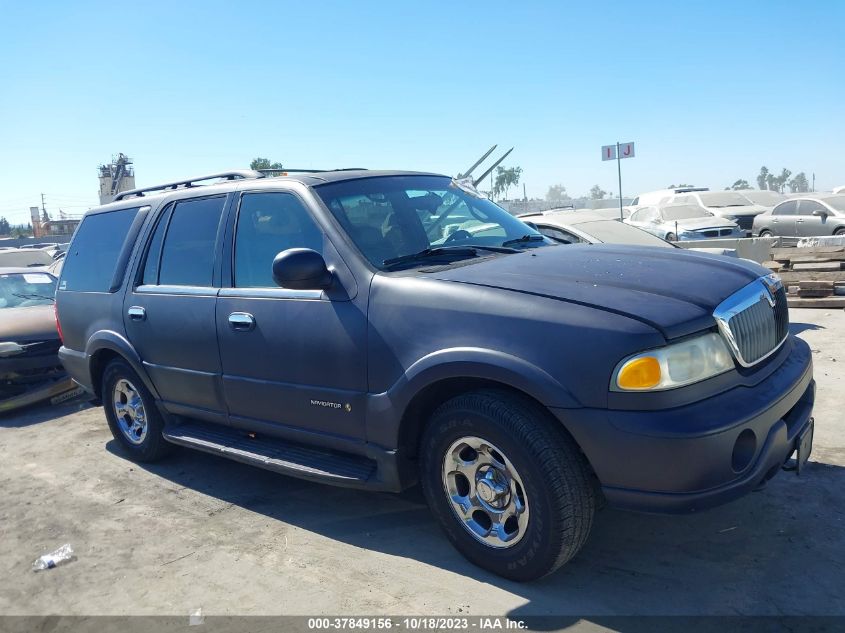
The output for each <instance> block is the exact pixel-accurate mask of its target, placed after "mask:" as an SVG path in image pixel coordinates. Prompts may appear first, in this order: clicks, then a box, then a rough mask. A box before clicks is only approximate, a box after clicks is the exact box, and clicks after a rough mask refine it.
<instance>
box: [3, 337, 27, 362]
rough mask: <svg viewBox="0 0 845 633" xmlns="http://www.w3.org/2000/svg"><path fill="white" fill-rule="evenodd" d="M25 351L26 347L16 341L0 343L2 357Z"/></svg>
mask: <svg viewBox="0 0 845 633" xmlns="http://www.w3.org/2000/svg"><path fill="white" fill-rule="evenodd" d="M23 351H24V348H23V347H21V346H20V345H18V344H17V343H14V342H11V341H9V342H6V343H0V357H3V358H5V357H6V356H14V355H15V354H20V353H21V352H23Z"/></svg>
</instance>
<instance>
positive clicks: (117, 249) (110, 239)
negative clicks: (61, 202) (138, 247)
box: [59, 207, 140, 292]
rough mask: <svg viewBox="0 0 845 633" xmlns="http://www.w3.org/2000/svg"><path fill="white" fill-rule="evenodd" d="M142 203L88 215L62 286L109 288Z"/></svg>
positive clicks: (80, 289)
mask: <svg viewBox="0 0 845 633" xmlns="http://www.w3.org/2000/svg"><path fill="white" fill-rule="evenodd" d="M139 210H140V207H132V208H129V209H120V210H118V211H109V212H108V213H96V214H94V215H89V216H87V217H86V218H85V219H84V220H83V221H82V224H80V225H79V228H78V229H77V231H76V235H74V237H73V241H72V242H71V244H70V248H69V249H68V252H67V255H66V256H65V263H64V266H63V268H62V277H61V280H60V282H59V290H70V291H76V292H109V291H110V289H111V283H112V279H113V278H114V274H115V269H116V268H117V264H118V259H119V258H120V254H121V251H122V250H123V246H124V244H125V243H126V238H127V236H128V235H129V229H130V227H131V226H132V222H133V221H134V220H135V216H136V215H138V211H139Z"/></svg>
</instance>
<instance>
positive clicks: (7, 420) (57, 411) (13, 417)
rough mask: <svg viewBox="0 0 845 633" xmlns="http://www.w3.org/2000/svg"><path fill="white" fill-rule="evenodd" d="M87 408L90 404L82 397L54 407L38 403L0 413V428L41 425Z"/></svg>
mask: <svg viewBox="0 0 845 633" xmlns="http://www.w3.org/2000/svg"><path fill="white" fill-rule="evenodd" d="M89 408H91V404H90V403H89V402H88V401H87V400H85V399H84V398H82V397H79V398H74V399H73V400H68V401H66V402H62V403H60V404H55V405H51V404H48V403H44V402H39V403H36V404H32V405H29V406H28V407H23V408H21V409H16V410H14V411H7V412H5V413H0V428H4V427H5V428H10V429H13V428H23V427H26V426H32V425H33V424H41V423H42V422H49V421H50V420H56V419H58V418H62V417H64V416H66V415H71V414H73V413H77V412H79V411H82V410H84V409H89Z"/></svg>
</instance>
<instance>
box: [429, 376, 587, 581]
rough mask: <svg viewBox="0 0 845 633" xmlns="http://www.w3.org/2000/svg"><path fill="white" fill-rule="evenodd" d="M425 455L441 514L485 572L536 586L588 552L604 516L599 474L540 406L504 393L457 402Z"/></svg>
mask: <svg viewBox="0 0 845 633" xmlns="http://www.w3.org/2000/svg"><path fill="white" fill-rule="evenodd" d="M420 455H421V460H420V462H421V463H420V470H421V471H420V480H421V483H422V488H423V492H424V494H425V497H426V500H427V501H428V504H429V506H430V507H431V510H432V512H433V513H434V515H435V517H437V520H438V522H439V523H440V525H441V527H442V528H443V530H444V532H445V533H446V536H447V537H448V539H449V540H450V541H451V542H452V544H453V545H454V546H455V548H457V549H458V551H460V552H461V553H462V554H463V555H464V556H465V557H466V558H468V559H469V560H470V561H471V562H473V563H475V564H476V565H478V566H479V567H482V568H483V569H486V570H488V571H491V572H493V573H494V574H498V575H499V576H503V577H505V578H509V579H511V580H517V581H527V580H534V579H537V578H540V577H542V576H545V575H547V574H550V573H552V572H553V571H555V570H556V569H558V568H559V567H561V566H562V565H563V564H564V563H566V562H567V561H569V560H570V559H571V558H572V557H573V556H575V554H577V553H578V551H579V550H580V549H581V547H582V546H583V545H584V543H585V542H586V540H587V536H588V535H589V533H590V528H591V527H592V522H593V515H594V514H595V509H596V495H595V489H594V482H593V479H592V477H593V475H592V470H591V468H590V466H589V464H588V463H587V460H586V458H585V457H584V455H583V454H582V453H581V451H580V450H579V448H578V446H577V445H576V444H575V441H574V440H573V439H572V438H571V437H569V435H568V434H567V433H566V431H565V430H564V429H563V428H561V427H559V426H558V425H557V423H556V422H555V421H553V420H550V419H549V417H548V413H547V412H545V411H544V410H543V409H542V408H541V407H539V406H538V405H536V404H535V403H534V402H533V401H530V400H528V399H527V398H523V397H520V396H516V395H513V394H510V393H507V392H503V391H494V390H484V391H476V392H472V393H467V394H463V395H460V396H457V397H455V398H453V399H452V400H449V401H448V402H446V403H445V404H443V405H441V406H440V408H438V409H437V411H435V413H434V415H433V416H432V417H431V420H430V422H429V424H428V426H427V427H426V430H425V432H424V434H423V438H422V442H421V447H420ZM520 508H521V511H520ZM485 516H486V518H485Z"/></svg>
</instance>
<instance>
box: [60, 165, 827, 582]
mask: <svg viewBox="0 0 845 633" xmlns="http://www.w3.org/2000/svg"><path fill="white" fill-rule="evenodd" d="M218 176H220V175H218ZM222 177H223V178H224V179H225V180H224V182H222V183H221V184H212V185H207V186H197V185H199V184H200V182H199V181H200V180H201V179H197V180H191V181H181V182H177V183H169V184H167V185H162V186H161V187H156V188H152V189H146V190H136V191H132V192H126V193H123V194H121V195H120V196H119V199H118V200H117V201H116V202H114V203H112V204H109V205H106V206H103V207H101V208H98V209H95V210H93V211H91V212H89V213H88V214H87V215H86V217H85V219H84V220H83V222H82V224H81V225H80V227H79V229H78V230H77V233H76V235H75V236H74V239H73V242H72V244H71V246H70V249H69V251H68V254H67V258H66V263H65V266H64V270H63V271H62V276H61V279H60V281H59V290H58V292H57V301H56V305H57V317H58V319H59V322H60V326H61V330H62V333H63V337H64V339H63V340H64V345H63V347H62V348H61V351H60V357H61V359H62V362H63V363H64V365H65V366H66V368H67V369H68V371H69V372H70V374H71V375H72V376H73V378H74V379H75V380H76V381H78V382H79V384H80V385H82V386H83V387H84V388H85V389H87V390H88V391H90V392H91V394H92V395H93V397H94V398H97V399H99V400H101V401H102V402H103V405H104V410H105V414H106V418H107V419H108V423H109V426H110V427H111V430H112V433H113V434H114V437H115V438H116V439H117V441H118V442H119V443H120V444H121V445H122V446H123V447H124V448H125V450H126V451H127V452H128V453H129V454H130V455H131V456H132V457H133V458H134V459H137V460H145V461H148V460H154V459H158V458H160V457H162V456H163V455H164V454H165V453H167V452H168V449H170V448H171V447H172V446H173V445H175V444H178V445H181V446H187V447H190V448H195V449H198V450H202V451H208V452H211V453H216V454H220V455H222V456H224V457H228V458H230V459H235V460H238V461H242V462H245V463H248V464H253V465H256V466H259V467H262V468H268V469H271V470H275V471H278V472H281V473H285V474H289V475H294V476H297V477H303V478H306V479H311V480H316V481H321V482H325V483H332V484H337V485H343V486H354V487H360V488H367V489H372V490H388V491H399V490H402V489H404V488H406V487H408V486H411V485H413V484H415V483H417V482H420V483H421V484H422V487H423V490H424V493H425V495H426V498H427V499H428V502H429V504H430V506H431V508H432V511H433V512H434V514H435V515H436V517H437V519H438V520H439V522H440V524H441V525H442V526H443V529H444V530H445V533H446V535H447V536H448V538H449V539H450V540H451V541H452V543H454V545H455V546H456V547H457V548H458V549H459V550H460V551H461V552H462V553H463V554H464V555H466V556H467V557H468V558H469V559H470V560H472V561H473V562H475V563H476V564H478V565H479V566H481V567H484V568H486V569H489V570H492V571H494V572H496V573H498V574H501V575H503V576H506V577H508V578H512V579H516V580H528V579H533V578H537V577H540V576H542V575H544V574H547V573H550V572H551V571H553V570H555V569H556V568H558V567H559V566H560V565H562V564H563V563H565V562H566V561H567V560H569V559H570V558H571V557H572V556H574V555H575V553H576V552H577V551H578V550H579V548H580V547H581V546H582V545H583V544H584V542H585V540H586V539H587V535H588V533H589V531H590V527H591V524H592V521H593V515H594V512H595V510H596V507H597V505H600V503H604V502H607V503H609V504H611V505H614V506H616V507H621V508H628V509H637V510H647V511H662V512H685V511H692V510H699V509H703V508H706V507H708V506H712V505H715V504H718V503H723V502H725V501H728V500H731V499H734V498H736V497H739V496H741V495H742V494H744V493H746V492H748V491H750V490H752V489H754V488H757V487H759V486H761V485H762V484H763V483H765V482H766V481H767V480H768V479H769V478H771V477H772V476H774V475H775V474H776V473H777V472H778V471H779V470H780V469H781V467H783V466H784V465H785V464H787V462H788V460H791V457H792V456H793V455H795V459H794V461H789V465H790V466H791V467H794V468H796V469H798V470H799V471H800V469H801V468H802V467H804V465H805V464H806V461H807V457H808V455H809V452H810V450H811V446H812V429H813V426H812V418H811V417H810V416H811V411H812V405H813V397H814V382H813V378H812V362H811V355H810V351H809V349H808V347H807V345H806V344H805V343H803V342H802V341H800V340H799V339H796V338H795V337H793V336H790V335H789V329H788V327H789V324H788V315H787V307H786V297H785V294H784V289H783V287H782V285H781V284H780V281H779V280H778V279H777V277H776V276H773V275H770V274H769V271H768V270H766V269H764V268H761V267H760V266H757V265H755V264H751V263H748V262H746V261H743V260H737V259H730V258H722V257H717V256H710V255H705V254H699V253H690V252H685V251H682V250H680V249H650V248H643V247H623V246H610V245H559V244H556V243H554V242H552V241H551V240H548V239H547V238H545V237H543V236H542V235H540V234H539V233H537V232H536V231H535V230H534V229H533V228H532V227H531V226H529V225H527V224H524V223H523V222H521V221H520V220H518V219H516V218H514V217H513V216H511V215H509V214H508V213H507V212H505V211H504V210H502V209H501V208H499V207H498V206H496V205H495V204H493V203H492V202H490V201H489V200H487V199H486V198H484V197H483V196H481V195H479V194H478V193H477V192H476V191H475V189H474V188H473V187H472V184H471V183H466V182H462V181H457V180H454V179H452V178H449V177H446V176H439V175H435V174H418V173H406V172H372V171H365V170H355V171H334V172H320V173H298V174H289V175H286V176H281V177H274V178H267V177H262V174H260V173H257V172H231V173H227V174H224V175H222Z"/></svg>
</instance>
